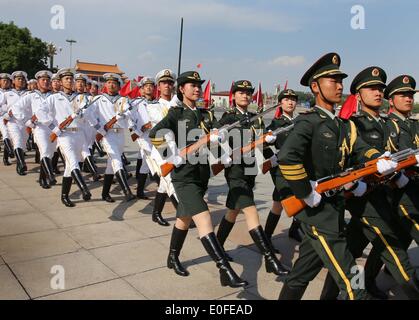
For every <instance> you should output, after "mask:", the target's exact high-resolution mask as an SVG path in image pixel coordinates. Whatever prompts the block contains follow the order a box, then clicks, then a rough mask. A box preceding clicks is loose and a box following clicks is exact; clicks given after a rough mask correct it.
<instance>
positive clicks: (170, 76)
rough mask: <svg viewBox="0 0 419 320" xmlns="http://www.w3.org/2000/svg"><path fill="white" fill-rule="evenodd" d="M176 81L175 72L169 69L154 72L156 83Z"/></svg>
mask: <svg viewBox="0 0 419 320" xmlns="http://www.w3.org/2000/svg"><path fill="white" fill-rule="evenodd" d="M165 80H169V81H173V82H175V81H176V74H175V73H174V72H173V71H172V70H170V69H163V70H162V71H160V72H158V73H157V74H156V83H157V84H158V83H159V82H160V81H165Z"/></svg>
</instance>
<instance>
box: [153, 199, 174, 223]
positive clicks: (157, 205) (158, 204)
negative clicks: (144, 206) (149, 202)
mask: <svg viewBox="0 0 419 320" xmlns="http://www.w3.org/2000/svg"><path fill="white" fill-rule="evenodd" d="M166 198H167V193H160V192H157V193H156V198H155V199H154V208H153V214H152V216H151V219H152V220H153V222H157V223H158V224H159V225H161V226H165V227H167V226H170V223H169V222H167V221H166V220H164V219H163V217H162V215H161V212H162V211H163V207H164V204H165V203H166Z"/></svg>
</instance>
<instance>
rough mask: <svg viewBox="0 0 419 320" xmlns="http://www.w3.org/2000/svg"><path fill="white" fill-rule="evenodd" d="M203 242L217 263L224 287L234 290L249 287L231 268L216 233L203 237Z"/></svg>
mask: <svg viewBox="0 0 419 320" xmlns="http://www.w3.org/2000/svg"><path fill="white" fill-rule="evenodd" d="M201 242H202V244H203V246H204V248H205V250H206V251H207V252H208V254H209V255H210V257H211V258H212V260H214V261H215V263H216V265H217V268H218V269H219V271H220V282H221V285H222V286H223V287H225V286H229V287H232V288H238V287H245V286H247V285H248V283H247V281H245V280H243V279H241V278H240V277H239V276H238V275H237V273H236V272H235V271H234V270H233V268H232V267H231V266H230V263H229V262H228V260H227V258H226V256H225V252H224V250H223V248H222V247H221V245H220V243H219V242H218V240H217V237H216V236H215V233H214V232H211V233H209V234H207V235H205V236H203V237H202V238H201Z"/></svg>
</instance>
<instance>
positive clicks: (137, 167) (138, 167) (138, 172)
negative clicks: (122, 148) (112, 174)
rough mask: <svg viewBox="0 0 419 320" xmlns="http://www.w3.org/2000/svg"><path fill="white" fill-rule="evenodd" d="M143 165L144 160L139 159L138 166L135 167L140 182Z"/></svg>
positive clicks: (136, 176) (136, 177)
mask: <svg viewBox="0 0 419 320" xmlns="http://www.w3.org/2000/svg"><path fill="white" fill-rule="evenodd" d="M142 165H143V159H137V165H136V166H135V179H137V180H138V177H139V175H140V168H141V166H142Z"/></svg>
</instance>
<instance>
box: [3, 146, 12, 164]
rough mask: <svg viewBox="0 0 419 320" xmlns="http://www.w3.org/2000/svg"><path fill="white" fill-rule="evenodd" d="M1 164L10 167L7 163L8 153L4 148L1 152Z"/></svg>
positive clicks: (8, 162)
mask: <svg viewBox="0 0 419 320" xmlns="http://www.w3.org/2000/svg"><path fill="white" fill-rule="evenodd" d="M3 164H4V165H5V166H11V165H12V164H11V163H10V161H9V153H8V152H7V150H6V148H5V149H4V151H3Z"/></svg>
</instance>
